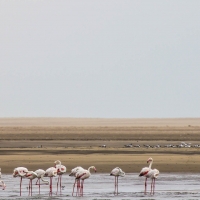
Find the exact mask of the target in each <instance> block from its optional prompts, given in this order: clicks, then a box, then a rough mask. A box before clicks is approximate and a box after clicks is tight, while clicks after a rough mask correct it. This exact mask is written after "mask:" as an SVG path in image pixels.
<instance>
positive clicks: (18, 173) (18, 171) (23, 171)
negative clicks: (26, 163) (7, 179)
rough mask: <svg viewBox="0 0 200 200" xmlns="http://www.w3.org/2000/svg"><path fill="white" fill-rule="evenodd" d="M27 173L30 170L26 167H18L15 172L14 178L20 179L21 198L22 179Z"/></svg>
mask: <svg viewBox="0 0 200 200" xmlns="http://www.w3.org/2000/svg"><path fill="white" fill-rule="evenodd" d="M26 173H28V169H27V168H25V167H17V168H15V169H14V170H13V177H18V176H19V177H20V178H21V180H20V196H21V193H22V178H23V177H25V175H26Z"/></svg>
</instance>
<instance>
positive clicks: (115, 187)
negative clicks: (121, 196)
mask: <svg viewBox="0 0 200 200" xmlns="http://www.w3.org/2000/svg"><path fill="white" fill-rule="evenodd" d="M115 194H116V176H115V191H114V195H115Z"/></svg>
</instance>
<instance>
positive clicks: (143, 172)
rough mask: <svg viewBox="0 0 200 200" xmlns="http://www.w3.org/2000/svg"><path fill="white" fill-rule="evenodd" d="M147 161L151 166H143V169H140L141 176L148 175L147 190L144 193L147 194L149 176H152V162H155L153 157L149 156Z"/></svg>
mask: <svg viewBox="0 0 200 200" xmlns="http://www.w3.org/2000/svg"><path fill="white" fill-rule="evenodd" d="M147 163H149V167H144V168H142V170H141V171H140V174H139V176H144V177H146V179H145V184H144V185H145V190H144V194H146V192H147V178H150V174H149V171H150V170H151V166H152V164H153V158H149V159H148V160H147Z"/></svg>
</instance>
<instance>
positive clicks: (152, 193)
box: [151, 179, 153, 194]
mask: <svg viewBox="0 0 200 200" xmlns="http://www.w3.org/2000/svg"><path fill="white" fill-rule="evenodd" d="M151 194H153V179H152V181H151Z"/></svg>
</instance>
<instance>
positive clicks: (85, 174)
mask: <svg viewBox="0 0 200 200" xmlns="http://www.w3.org/2000/svg"><path fill="white" fill-rule="evenodd" d="M90 169H93V170H94V171H95V172H96V171H97V170H96V168H95V167H94V166H91V167H89V168H88V170H86V169H84V170H80V171H78V172H77V173H76V179H81V180H82V182H81V189H80V196H83V183H84V180H85V179H87V178H89V177H90V176H91V173H90Z"/></svg>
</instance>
